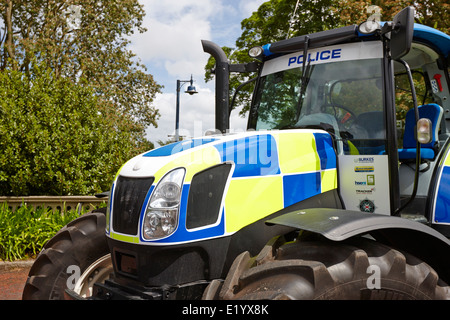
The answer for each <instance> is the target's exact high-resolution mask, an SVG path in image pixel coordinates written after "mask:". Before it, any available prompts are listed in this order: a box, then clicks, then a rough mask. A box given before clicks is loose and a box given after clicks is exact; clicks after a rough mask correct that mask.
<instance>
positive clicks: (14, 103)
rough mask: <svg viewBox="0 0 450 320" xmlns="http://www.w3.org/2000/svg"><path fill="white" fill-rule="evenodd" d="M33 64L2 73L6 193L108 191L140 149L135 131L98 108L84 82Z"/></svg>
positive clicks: (0, 184)
mask: <svg viewBox="0 0 450 320" xmlns="http://www.w3.org/2000/svg"><path fill="white" fill-rule="evenodd" d="M53 73H54V72H53V71H52V70H50V69H48V68H46V69H44V68H42V69H40V68H37V67H35V66H34V67H33V70H32V74H33V76H32V77H28V76H26V75H25V74H24V73H22V72H20V71H17V70H5V71H4V72H1V73H0V137H1V139H0V150H2V152H0V194H2V195H30V194H32V195H41V194H42V195H71V194H78V195H82V194H93V193H96V192H101V191H105V190H108V189H109V187H110V183H111V181H112V178H113V177H114V174H115V172H116V171H117V168H118V167H119V166H120V165H121V164H122V163H123V162H124V161H125V160H127V158H128V157H129V156H130V154H135V153H136V151H137V150H136V149H137V148H138V147H139V146H138V143H133V141H132V136H133V134H132V133H131V132H129V131H122V130H119V129H118V128H116V127H114V123H113V122H112V121H110V119H107V118H106V117H104V116H103V114H102V113H100V112H98V111H97V110H98V109H99V107H100V105H99V98H98V97H97V96H96V95H94V94H93V92H94V90H93V89H92V88H91V87H90V85H89V84H88V83H87V82H86V81H85V80H82V79H80V83H79V84H75V83H73V82H72V81H71V80H69V79H66V78H64V77H61V78H59V79H57V78H55V77H54V74H53Z"/></svg>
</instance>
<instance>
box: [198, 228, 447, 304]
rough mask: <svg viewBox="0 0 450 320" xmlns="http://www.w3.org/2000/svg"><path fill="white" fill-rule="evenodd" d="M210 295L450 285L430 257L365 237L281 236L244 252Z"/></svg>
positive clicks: (408, 296)
mask: <svg viewBox="0 0 450 320" xmlns="http://www.w3.org/2000/svg"><path fill="white" fill-rule="evenodd" d="M203 298H205V299H216V298H219V299H225V300H227V299H247V300H429V299H433V300H434V299H436V300H437V299H450V289H449V287H448V286H447V285H446V284H445V283H443V281H442V280H440V279H439V277H438V275H437V273H436V272H435V271H434V270H433V269H432V268H431V267H430V266H429V265H428V264H426V263H425V262H423V261H420V260H419V259H417V258H415V257H413V256H411V255H409V254H406V253H402V252H400V251H397V250H395V249H392V248H390V247H387V246H385V245H383V244H381V243H378V242H375V241H373V240H369V239H365V238H355V239H351V240H350V241H347V242H331V241H328V240H324V239H321V240H319V241H317V240H316V241H312V242H303V241H298V240H297V241H293V242H288V243H285V242H284V240H283V238H282V237H281V238H275V239H273V240H272V241H271V242H269V244H268V245H266V247H265V248H264V249H263V250H262V251H261V252H260V253H259V255H258V256H256V257H254V258H251V257H250V254H249V253H248V252H244V253H242V254H241V255H239V256H238V257H237V258H236V259H235V261H234V263H233V265H232V267H231V268H230V270H229V273H228V275H227V277H226V279H225V281H224V283H223V285H220V284H219V283H217V282H214V281H213V283H211V284H210V286H209V287H208V288H207V289H206V290H205V293H204V295H203Z"/></svg>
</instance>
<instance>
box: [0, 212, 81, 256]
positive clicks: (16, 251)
mask: <svg viewBox="0 0 450 320" xmlns="http://www.w3.org/2000/svg"><path fill="white" fill-rule="evenodd" d="M78 216H79V215H78V213H77V212H76V211H68V212H64V213H63V214H61V213H57V212H55V213H53V212H51V211H49V210H47V209H44V208H38V209H37V210H34V209H33V208H32V207H27V206H22V207H20V208H19V209H17V210H16V211H14V212H13V211H12V210H11V209H9V208H8V206H7V204H2V205H0V244H1V245H0V259H2V260H19V259H25V258H31V257H33V256H35V255H37V254H38V253H39V251H40V250H41V249H42V247H43V246H44V245H45V243H46V242H47V241H48V240H50V239H51V238H52V237H53V236H54V235H55V234H56V232H58V230H60V229H61V228H62V227H63V226H65V225H66V224H67V223H69V222H70V221H72V220H74V219H75V218H77V217H78Z"/></svg>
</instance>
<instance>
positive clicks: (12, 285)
mask: <svg viewBox="0 0 450 320" xmlns="http://www.w3.org/2000/svg"><path fill="white" fill-rule="evenodd" d="M32 264H33V261H32V260H27V261H18V262H3V261H0V300H21V299H22V291H23V287H24V286H25V282H26V281H27V276H28V271H29V270H30V268H31V265H32Z"/></svg>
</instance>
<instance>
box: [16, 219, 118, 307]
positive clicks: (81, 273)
mask: <svg viewBox="0 0 450 320" xmlns="http://www.w3.org/2000/svg"><path fill="white" fill-rule="evenodd" d="M105 225H106V219H105V214H104V212H101V211H95V212H90V213H87V214H84V215H82V216H81V217H79V218H77V219H75V220H73V221H72V222H70V223H69V224H67V225H66V226H65V227H64V228H62V229H61V230H60V231H58V233H57V234H56V235H55V236H54V237H53V238H52V239H51V240H50V241H49V242H48V243H47V244H46V245H45V246H44V248H43V249H42V251H41V252H40V253H39V255H38V257H37V258H36V261H35V262H34V264H33V266H32V267H31V269H30V272H29V274H28V279H27V282H26V284H25V288H24V291H23V294H22V299H23V300H62V299H64V297H65V290H66V289H67V288H69V289H72V290H74V291H75V292H76V293H77V294H79V295H80V296H83V297H85V298H86V297H89V296H90V295H91V294H92V286H93V283H95V282H102V281H104V280H105V279H107V278H109V274H110V273H111V272H112V264H111V255H110V252H109V248H108V244H107V242H106V235H105Z"/></svg>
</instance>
